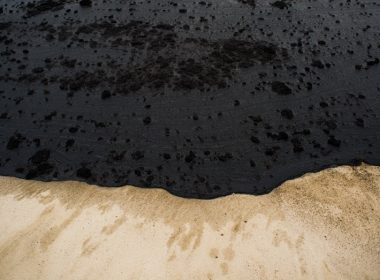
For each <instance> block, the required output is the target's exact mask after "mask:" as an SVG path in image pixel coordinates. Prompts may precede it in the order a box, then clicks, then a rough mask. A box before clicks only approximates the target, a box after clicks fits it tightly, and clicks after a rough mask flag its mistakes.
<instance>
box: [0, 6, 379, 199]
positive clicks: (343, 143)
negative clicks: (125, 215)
mask: <svg viewBox="0 0 380 280" xmlns="http://www.w3.org/2000/svg"><path fill="white" fill-rule="evenodd" d="M0 13H1V14H0V52H1V53H0V175H10V176H17V177H21V178H29V179H40V180H67V179H70V180H71V179H74V180H84V181H87V182H90V183H97V184H100V185H104V186H120V185H124V184H132V185H136V186H141V187H162V188H164V189H166V190H168V191H170V192H171V193H173V194H176V195H179V196H183V197H199V198H213V197H218V196H223V195H226V194H230V193H233V192H237V193H250V194H263V193H267V192H269V191H271V190H272V189H273V188H275V187H276V186H278V185H279V184H280V183H281V182H283V181H284V180H287V179H290V178H293V177H296V176H299V175H301V174H304V173H305V172H310V171H316V170H320V169H322V168H325V167H327V166H332V165H337V164H356V163H358V162H360V161H366V162H368V163H372V164H379V163H380V141H379V140H380V122H379V114H380V99H379V95H380V65H379V58H380V2H378V1H375V0H373V1H367V0H363V1H346V0H344V1H342V0H337V1H326V0H319V1H307V0H297V1H272V2H271V1H259V0H257V1H256V2H253V1H251V0H250V1H233V0H231V1H226V0H223V1H220V0H218V1H216V0H213V1H185V0H182V1H175V2H174V1H173V2H171V1H148V2H147V1H124V0H123V1H94V0H93V1H82V2H81V4H80V3H79V2H77V1H55V0H46V1H34V2H31V1H9V0H0Z"/></svg>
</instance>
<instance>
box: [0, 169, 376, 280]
mask: <svg viewBox="0 0 380 280" xmlns="http://www.w3.org/2000/svg"><path fill="white" fill-rule="evenodd" d="M0 185H1V188H0V227H1V232H0V278H1V279H8V280H9V279H17V280H20V279H379V277H380V168H379V167H375V166H370V165H361V166H358V167H348V166H344V167H338V168H334V169H328V170H325V171H322V172H319V173H314V174H306V175H305V176H303V177H301V178H298V179H295V180H291V181H288V182H285V183H284V184H283V185H281V186H280V187H279V188H277V189H275V190H274V191H273V192H272V193H270V194H268V195H265V196H249V195H230V196H228V197H224V198H218V199H215V200H196V199H183V198H178V197H175V196H172V195H170V194H168V193H167V192H166V191H164V190H160V189H154V190H153V189H152V190H147V189H141V188H134V187H130V186H127V187H122V188H99V187H96V186H91V185H87V184H85V183H78V182H52V183H41V182H37V181H25V180H21V179H14V178H10V177H1V178H0Z"/></svg>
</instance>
